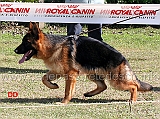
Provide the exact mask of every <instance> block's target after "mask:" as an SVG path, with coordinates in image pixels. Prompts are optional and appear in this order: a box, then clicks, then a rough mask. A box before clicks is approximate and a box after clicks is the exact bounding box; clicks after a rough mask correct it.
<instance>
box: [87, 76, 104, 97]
mask: <svg viewBox="0 0 160 119" xmlns="http://www.w3.org/2000/svg"><path fill="white" fill-rule="evenodd" d="M87 78H88V79H89V80H91V81H93V82H94V83H96V85H97V88H96V89H94V90H92V91H90V92H87V93H84V96H85V97H91V96H94V95H97V94H99V93H101V92H102V91H104V90H105V89H107V86H106V84H105V82H104V78H105V77H104V75H103V76H102V75H96V74H93V75H87Z"/></svg>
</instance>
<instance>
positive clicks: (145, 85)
mask: <svg viewBox="0 0 160 119" xmlns="http://www.w3.org/2000/svg"><path fill="white" fill-rule="evenodd" d="M137 81H138V83H139V85H140V86H139V87H138V89H137V90H138V91H151V90H152V89H153V86H152V85H150V84H148V83H145V82H142V81H140V80H138V79H137Z"/></svg>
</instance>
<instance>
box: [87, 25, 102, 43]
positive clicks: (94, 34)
mask: <svg viewBox="0 0 160 119" xmlns="http://www.w3.org/2000/svg"><path fill="white" fill-rule="evenodd" d="M101 26H102V24H88V31H90V30H93V29H96V28H99V29H96V30H94V31H91V32H88V36H89V37H92V38H95V39H97V40H100V41H103V39H102V37H101V34H102V31H101V28H100V27H101Z"/></svg>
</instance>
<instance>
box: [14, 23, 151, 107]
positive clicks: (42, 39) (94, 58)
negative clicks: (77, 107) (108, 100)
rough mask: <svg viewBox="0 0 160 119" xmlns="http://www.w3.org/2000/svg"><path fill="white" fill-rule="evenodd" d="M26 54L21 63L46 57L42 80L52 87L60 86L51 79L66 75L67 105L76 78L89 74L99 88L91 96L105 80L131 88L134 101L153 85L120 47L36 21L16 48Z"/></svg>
mask: <svg viewBox="0 0 160 119" xmlns="http://www.w3.org/2000/svg"><path fill="white" fill-rule="evenodd" d="M14 51H15V53H17V54H24V55H23V57H22V59H21V60H20V61H19V63H23V62H24V61H27V60H29V59H30V58H31V57H34V58H38V59H42V60H43V61H44V63H45V65H46V67H47V68H48V69H49V72H48V73H46V75H44V76H43V77H42V82H43V84H44V85H46V86H47V87H48V88H50V89H57V88H59V86H58V85H57V84H56V83H52V82H51V81H53V80H55V79H58V78H59V77H64V78H65V96H64V98H63V100H62V102H61V103H62V104H67V103H68V102H69V101H70V100H71V99H72V96H73V93H74V90H75V83H76V78H77V77H78V75H81V74H85V75H86V77H87V78H88V79H89V80H91V81H93V82H94V83H96V85H97V88H96V89H94V90H92V91H90V92H87V93H85V94H84V96H85V97H91V96H94V95H97V94H99V93H101V92H102V91H104V90H105V89H106V88H107V86H106V84H105V81H104V79H106V78H107V79H108V81H109V82H110V84H111V85H112V86H113V87H114V88H116V89H119V90H129V91H130V93H131V97H130V100H131V101H136V100H137V91H150V90H152V88H153V87H152V86H151V85H150V84H147V83H145V82H142V81H140V80H138V78H137V77H136V75H135V74H134V73H133V71H132V70H131V67H130V65H129V63H128V61H127V60H126V59H125V57H124V56H123V55H122V54H121V53H120V52H118V51H117V50H116V49H114V48H113V47H111V46H110V45H108V44H106V43H105V42H101V41H98V40H96V39H94V38H90V37H85V36H63V35H50V34H45V33H43V32H42V31H41V30H40V29H39V27H38V25H37V24H36V23H31V22H30V24H29V31H28V33H27V34H26V35H25V36H24V37H23V39H22V43H21V44H20V45H19V46H18V47H17V48H16V49H15V50H14Z"/></svg>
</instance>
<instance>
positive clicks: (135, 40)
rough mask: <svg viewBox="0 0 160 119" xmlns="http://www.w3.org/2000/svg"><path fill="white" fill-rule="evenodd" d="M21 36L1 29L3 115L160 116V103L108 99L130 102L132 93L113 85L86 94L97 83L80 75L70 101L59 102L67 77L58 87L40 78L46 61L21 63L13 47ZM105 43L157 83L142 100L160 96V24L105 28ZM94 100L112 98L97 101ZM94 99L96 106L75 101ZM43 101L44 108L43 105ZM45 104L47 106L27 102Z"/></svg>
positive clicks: (30, 118)
mask: <svg viewBox="0 0 160 119" xmlns="http://www.w3.org/2000/svg"><path fill="white" fill-rule="evenodd" d="M21 39H22V36H20V35H17V36H12V35H9V34H1V33H0V85H1V88H0V107H17V106H24V107H19V108H0V115H1V118H3V119H22V118H23V119H40V118H43V119H50V118H54V119H55V118H57V119H58V118H59V119H62V118H63V119H68V118H69V119H83V118H86V119H87V118H88V119H131V118H132V119H142V118H143V119H159V118H160V114H159V110H160V104H159V103H160V102H154V103H149V102H144V103H135V104H132V105H131V107H132V108H131V109H132V110H131V112H130V107H129V104H128V103H127V104H123V103H120V104H117V103H111V104H109V102H126V101H127V100H128V99H129V97H130V93H129V92H127V91H118V90H115V89H113V88H112V87H111V86H110V85H109V84H108V83H107V81H106V83H107V84H108V85H107V86H108V89H107V90H105V91H104V92H102V93H101V94H99V95H96V96H94V97H90V98H86V99H84V97H83V93H85V92H87V91H89V90H92V89H94V88H95V85H94V83H92V82H90V81H88V80H87V79H86V78H85V77H83V76H81V77H79V78H78V80H77V85H76V91H75V95H74V96H73V100H72V101H71V102H70V103H69V104H68V105H67V106H47V105H55V103H56V102H58V101H61V100H62V98H63V96H64V84H65V83H64V80H63V79H59V80H57V81H55V83H58V85H59V86H60V88H59V89H56V90H50V89H48V88H47V87H45V86H44V85H43V84H42V82H41V77H42V76H43V75H44V74H45V73H46V72H47V69H46V68H45V66H44V64H43V62H42V61H41V60H37V59H31V60H30V61H27V62H25V63H23V64H21V65H19V64H18V60H19V59H20V58H21V57H22V55H17V54H15V53H14V52H13V50H14V49H15V48H16V47H17V46H18V45H19V43H20V42H21ZM103 39H104V41H105V42H107V43H108V44H110V45H111V46H113V47H114V48H116V49H117V50H118V51H120V52H121V53H122V54H123V55H124V56H125V57H126V58H127V59H128V60H129V62H130V65H131V67H132V69H133V70H134V72H135V73H136V75H137V76H138V78H139V79H140V80H142V81H145V82H148V83H150V84H152V85H153V86H154V87H157V88H155V89H154V91H151V92H146V93H141V92H139V93H138V100H139V101H158V100H160V81H159V80H160V75H159V74H160V29H155V28H151V27H143V28H123V29H103ZM9 91H13V92H18V93H19V95H18V98H16V99H9V98H8V97H7V93H8V92H9ZM92 103H107V104H103V105H102V104H93V105H92ZM72 104H91V105H72ZM43 105H44V107H43ZM25 106H42V107H25Z"/></svg>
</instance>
